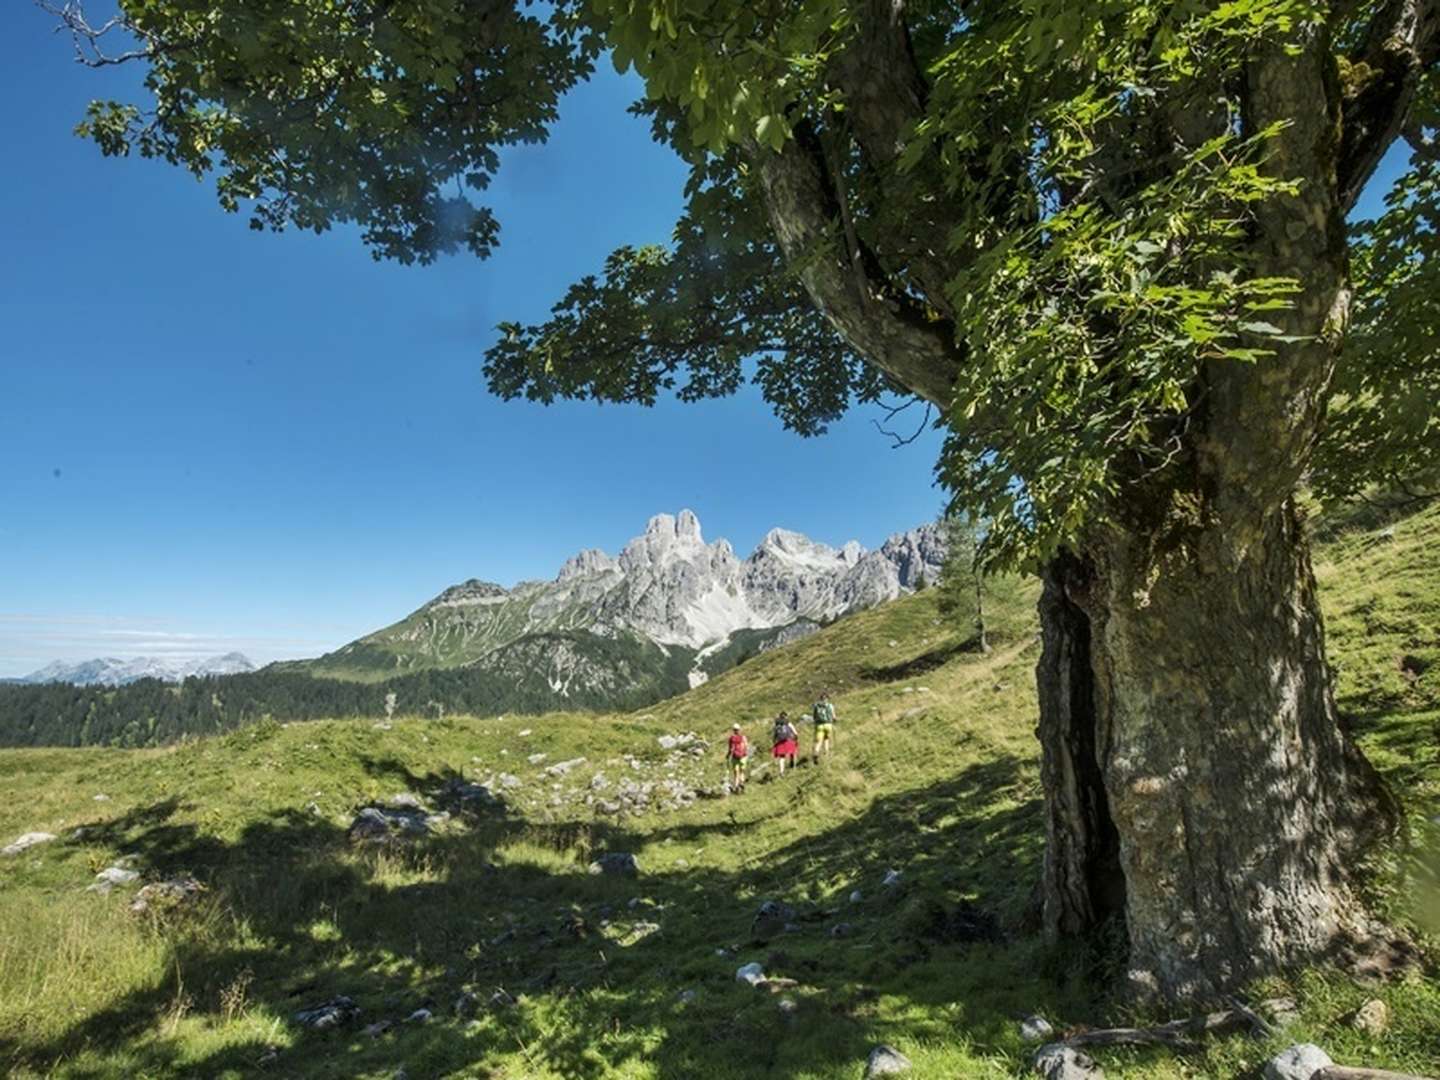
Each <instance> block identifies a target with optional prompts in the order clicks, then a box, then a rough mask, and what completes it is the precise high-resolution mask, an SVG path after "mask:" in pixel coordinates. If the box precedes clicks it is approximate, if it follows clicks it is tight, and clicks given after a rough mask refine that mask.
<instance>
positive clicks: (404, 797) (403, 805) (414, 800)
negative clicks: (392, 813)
mask: <svg viewBox="0 0 1440 1080" xmlns="http://www.w3.org/2000/svg"><path fill="white" fill-rule="evenodd" d="M385 804H386V805H387V806H393V807H395V808H396V809H399V810H423V809H424V808H425V805H424V804H423V803H422V802H421V801H420V797H419V796H418V795H412V794H410V792H408V791H402V792H401V793H400V794H399V795H391V796H390V798H388V799H386V800H385Z"/></svg>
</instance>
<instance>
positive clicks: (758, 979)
mask: <svg viewBox="0 0 1440 1080" xmlns="http://www.w3.org/2000/svg"><path fill="white" fill-rule="evenodd" d="M735 981H736V982H743V983H748V984H749V985H750V986H759V985H760V984H761V983H763V982H764V981H765V969H764V968H762V967H761V966H760V965H759V964H745V965H743V966H742V967H740V968H738V969H737V970H736V972H735Z"/></svg>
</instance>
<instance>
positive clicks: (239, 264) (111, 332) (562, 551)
mask: <svg viewBox="0 0 1440 1080" xmlns="http://www.w3.org/2000/svg"><path fill="white" fill-rule="evenodd" d="M0 28H3V31H4V36H5V40H7V41H10V42H11V43H12V44H14V45H15V46H17V47H16V48H13V49H12V50H11V51H10V57H9V59H8V61H7V63H6V64H5V65H4V66H3V68H0V94H3V98H4V100H6V101H9V102H11V103H12V108H11V109H10V110H9V112H8V114H7V120H6V146H7V150H8V154H7V162H6V168H4V169H3V170H0V224H3V230H4V243H5V257H4V259H3V260H0V327H3V329H0V676H5V675H16V674H22V673H25V672H27V671H30V670H33V669H35V668H37V667H40V666H42V665H43V664H45V663H47V662H49V661H51V660H54V659H70V660H74V659H85V658H89V657H93V656H99V655H116V656H122V657H128V656H135V655H184V656H195V655H210V654H213V653H218V652H224V651H228V650H230V649H241V650H243V651H244V652H246V653H247V654H249V655H250V656H251V657H252V658H253V659H255V660H257V661H268V660H272V659H277V658H280V657H288V656H304V655H314V654H316V653H319V652H321V651H324V650H326V649H329V648H333V647H335V646H337V645H339V644H341V643H343V642H345V641H347V640H350V639H352V638H354V637H357V636H359V635H361V634H363V633H366V632H368V631H370V630H373V629H375V628H377V627H379V626H382V625H385V624H387V623H389V622H391V621H393V620H395V619H396V618H399V617H400V616H402V615H404V614H406V613H408V612H409V611H411V610H413V609H414V608H415V607H417V606H418V605H419V604H420V603H422V602H423V601H424V600H426V599H428V598H429V597H430V596H432V595H434V594H435V593H437V592H439V591H440V590H441V589H442V588H444V587H445V586H446V585H449V584H452V583H454V582H456V581H460V580H463V579H465V578H468V577H483V578H488V579H490V580H494V581H499V582H502V583H505V584H510V583H513V582H514V581H517V580H519V579H522V578H533V577H549V576H551V575H553V574H554V573H555V571H556V570H557V569H558V567H559V565H560V563H561V562H562V561H563V560H564V559H565V558H566V557H567V556H569V555H570V554H572V553H573V552H575V551H576V550H578V549H580V548H582V547H592V546H593V547H602V548H605V549H607V550H609V551H611V552H614V551H616V550H618V549H619V548H620V546H621V545H622V544H623V543H624V542H625V541H626V540H627V539H628V538H629V537H631V536H633V535H635V534H636V533H638V532H639V531H640V530H641V529H642V528H643V527H644V523H645V521H646V520H647V519H648V518H649V517H650V516H651V515H652V514H655V513H657V512H661V511H669V512H674V511H677V510H679V509H681V508H683V507H690V508H691V509H693V510H695V511H696V513H697V514H698V515H699V516H700V520H701V522H702V525H703V526H704V529H705V532H706V534H707V536H709V537H711V538H714V537H718V536H725V537H728V538H729V539H730V540H731V541H732V542H733V543H734V544H735V546H736V548H737V549H739V550H740V551H742V552H744V551H748V550H749V549H750V548H751V547H752V546H753V545H754V544H755V543H756V542H757V541H758V540H759V538H760V537H761V536H762V535H763V534H764V533H765V531H766V530H768V529H769V528H771V527H773V526H777V525H779V526H784V527H787V528H793V529H798V530H800V531H802V532H805V533H808V534H809V535H811V536H813V537H815V538H816V539H820V540H825V541H828V542H831V543H835V544H839V543H841V542H843V541H845V540H847V539H850V538H852V537H853V538H856V539H858V540H860V541H861V542H862V543H863V544H865V545H867V546H874V545H876V544H878V543H879V542H880V541H881V540H883V539H884V537H885V536H886V535H888V534H889V533H891V532H893V531H896V530H898V529H902V528H906V527H909V526H911V525H914V524H917V523H919V522H922V521H926V520H930V519H932V518H934V517H935V515H936V514H937V512H938V511H939V509H940V506H941V504H942V502H943V498H942V495H941V493H940V492H939V491H938V490H937V489H936V488H935V487H934V486H933V485H932V473H931V466H932V463H933V461H934V458H935V455H936V453H937V451H938V449H939V436H938V435H937V434H935V433H927V434H926V435H925V436H924V437H922V438H921V439H919V440H918V441H917V442H915V443H913V444H911V445H909V446H906V447H903V448H901V449H898V450H895V449H891V448H890V445H889V441H888V440H887V439H885V438H884V437H883V436H881V435H880V434H879V433H878V432H877V431H876V430H875V428H874V426H873V421H874V420H876V419H879V418H881V416H882V414H881V413H880V412H879V410H878V409H875V408H873V407H871V408H865V409H860V410H857V411H856V412H854V413H852V414H851V416H850V417H848V418H847V419H846V420H845V421H843V422H842V423H840V424H838V425H836V426H835V427H834V429H833V430H832V432H831V433H830V434H829V435H827V436H825V437H823V438H819V439H810V440H805V439H800V438H799V437H797V436H795V435H792V434H790V433H788V432H785V431H784V430H783V429H782V428H781V427H780V425H779V423H778V421H776V420H775V419H774V417H773V416H772V415H771V414H770V412H769V410H768V409H767V408H766V407H765V405H764V404H763V402H761V401H760V399H759V397H758V395H757V394H755V393H754V392H745V393H742V394H740V395H739V396H737V397H735V398H732V399H728V400H725V401H719V402H708V403H704V404H700V405H683V404H680V403H678V402H673V401H669V402H664V403H662V404H660V405H658V406H657V407H655V408H653V409H644V408H640V407H635V406H595V405H590V404H565V405H558V406H552V407H550V408H542V407H539V406H532V405H528V404H523V403H506V402H501V401H499V400H497V399H495V398H493V397H491V396H490V395H489V394H488V393H487V392H486V390H485V388H484V385H483V381H482V377H481V372H480V367H481V358H482V353H483V351H484V349H485V347H486V346H487V345H488V344H489V343H490V342H491V341H492V340H493V336H494V329H493V327H494V325H495V324H496V323H497V322H498V321H500V320H501V319H516V320H522V321H535V320H538V319H540V318H543V316H544V314H545V313H546V312H547V311H548V309H549V306H550V305H551V304H552V303H553V302H554V301H555V300H556V299H557V298H558V297H559V296H560V295H561V293H562V292H563V290H564V288H565V286H566V285H568V284H569V283H570V282H571V281H572V280H574V279H575V278H577V277H578V276H580V275H582V274H585V273H587V272H592V271H594V270H596V269H598V267H599V266H600V263H601V261H602V259H603V258H604V256H605V255H606V254H607V253H608V252H609V251H610V250H611V249H613V248H614V247H616V246H618V245H620V244H622V243H645V242H655V241H663V240H664V239H666V238H667V237H668V235H669V229H670V226H671V224H672V223H673V222H674V220H675V217H676V215H677V212H678V210H679V207H680V187H681V182H682V177H683V174H682V170H681V168H680V166H679V164H678V162H677V161H675V160H674V159H673V158H672V157H671V155H670V154H669V153H668V152H666V151H665V150H663V149H661V148H659V147H656V146H655V145H653V144H652V143H651V142H650V140H649V136H648V131H647V128H646V126H645V125H644V124H643V123H641V122H639V121H637V120H634V119H632V118H630V117H628V116H626V115H625V112H624V107H625V106H626V105H627V104H628V103H629V102H630V101H632V100H633V99H634V98H635V97H637V96H638V93H639V91H638V86H637V84H636V83H634V82H633V81H629V80H624V79H621V78H619V77H617V76H615V75H614V74H613V73H612V72H611V70H610V68H609V66H608V65H602V70H601V71H600V72H599V74H598V76H597V78H596V79H595V80H594V81H593V82H591V83H589V84H587V85H585V86H584V87H582V88H581V89H580V90H578V91H577V92H576V93H574V94H573V95H572V96H571V97H570V98H569V99H567V101H566V102H565V106H564V110H563V116H562V120H561V123H560V124H559V126H558V128H557V129H556V131H555V132H554V135H553V138H552V139H551V141H550V143H549V144H548V145H545V146H541V147H534V148H524V149H520V150H516V151H514V152H513V153H511V154H510V155H509V156H508V158H507V160H506V162H505V165H504V167H503V168H502V170H501V172H500V175H499V179H498V182H497V183H496V185H495V186H494V188H493V189H492V191H491V192H490V195H491V203H492V205H493V206H494V207H495V209H496V211H497V213H498V216H499V218H500V220H501V223H502V226H503V234H502V244H501V248H500V251H499V254H498V255H497V256H496V257H495V258H493V259H491V260H489V261H486V262H481V261H478V260H475V259H473V258H469V257H456V258H452V259H448V260H445V261H443V262H441V263H440V264H438V265H436V266H433V267H427V268H405V267H399V266H394V265H390V264H377V263H375V262H373V261H372V260H371V258H370V256H369V254H368V253H367V252H366V251H365V250H364V249H363V248H362V247H361V245H360V244H359V242H358V241H357V240H356V239H355V238H354V236H353V235H347V234H345V233H332V234H329V235H326V236H323V237H316V236H313V235H308V234H282V235H272V234H258V233H254V232H252V231H250V230H249V229H248V228H247V227H246V221H245V219H244V218H243V216H242V217H237V216H230V215H225V214H223V213H221V212H220V211H219V209H218V208H217V207H216V205H215V201H214V196H213V194H212V192H211V189H210V188H209V187H207V186H205V185H202V184H199V183H197V182H196V181H195V180H193V179H192V178H190V177H189V176H187V175H185V174H182V173H180V172H178V171H176V170H173V169H171V168H169V167H167V166H164V165H162V164H159V163H155V162H147V161H141V160H138V159H137V160H126V161H114V160H110V161H107V160H103V159H102V158H101V157H100V156H99V153H98V152H97V151H96V150H95V148H94V147H93V146H92V145H90V144H88V143H85V142H82V141H81V140H79V139H77V138H75V137H74V136H73V134H72V133H71V129H72V128H73V126H74V123H75V121H76V120H77V119H78V118H79V117H80V115H81V114H82V111H83V109H84V106H85V103H86V102H87V101H88V100H89V99H91V98H92V97H103V96H111V95H113V96H117V97H133V95H131V94H130V93H129V92H128V91H129V90H130V88H131V87H132V86H133V85H134V83H135V82H136V80H137V78H138V75H139V72H138V69H120V70H116V69H111V70H107V71H101V72H96V71H90V70H87V69H84V68H82V67H80V66H78V65H76V64H74V63H73V62H72V60H71V57H70V52H69V48H68V44H67V42H66V40H65V39H64V38H63V37H61V36H58V35H54V34H52V33H51V29H50V28H51V20H50V17H49V16H46V15H45V14H43V13H42V12H40V11H39V10H38V9H36V8H33V7H31V6H29V5H28V4H26V3H24V2H20V3H15V2H12V3H10V4H8V5H7V6H6V7H5V9H4V13H3V14H0ZM1399 164H1400V155H1399V154H1398V153H1397V154H1396V155H1395V156H1394V157H1393V158H1392V159H1391V160H1390V161H1388V162H1387V163H1386V165H1385V166H1384V167H1383V168H1382V178H1385V179H1388V177H1390V176H1393V175H1394V173H1395V171H1396V170H1397V168H1398V166H1399ZM1370 205H1373V199H1372V201H1371V203H1370Z"/></svg>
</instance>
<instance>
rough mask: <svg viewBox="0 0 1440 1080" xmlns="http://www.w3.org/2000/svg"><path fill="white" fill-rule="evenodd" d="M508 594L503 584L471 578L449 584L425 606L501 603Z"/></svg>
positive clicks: (508, 591)
mask: <svg viewBox="0 0 1440 1080" xmlns="http://www.w3.org/2000/svg"><path fill="white" fill-rule="evenodd" d="M509 595H510V590H508V589H506V588H505V586H503V585H496V584H495V582H493V581H481V580H480V579H479V578H471V579H470V580H469V581H462V582H461V583H460V584H459V585H451V586H450V587H449V588H448V589H446V590H445V591H444V592H442V593H441V594H440V595H439V596H437V597H435V599H434V600H431V601H430V603H428V604H427V605H425V606H426V607H460V606H463V605H466V604H494V603H503V602H504V601H505V600H506V599H507V598H508V597H509Z"/></svg>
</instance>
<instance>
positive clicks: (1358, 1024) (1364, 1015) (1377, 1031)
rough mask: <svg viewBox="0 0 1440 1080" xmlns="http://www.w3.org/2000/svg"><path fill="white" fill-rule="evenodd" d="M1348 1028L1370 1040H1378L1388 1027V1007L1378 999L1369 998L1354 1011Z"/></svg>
mask: <svg viewBox="0 0 1440 1080" xmlns="http://www.w3.org/2000/svg"><path fill="white" fill-rule="evenodd" d="M1350 1026H1351V1027H1353V1028H1354V1029H1355V1030H1356V1031H1361V1032H1364V1033H1365V1034H1366V1035H1369V1036H1370V1037H1371V1038H1372V1039H1378V1038H1379V1037H1380V1036H1381V1035H1384V1034H1385V1029H1386V1028H1388V1027H1389V1026H1390V1007H1389V1006H1388V1005H1386V1004H1385V1002H1383V1001H1381V1000H1380V999H1379V998H1371V999H1370V1000H1369V1001H1367V1002H1365V1004H1364V1005H1361V1006H1360V1008H1358V1009H1356V1010H1355V1015H1354V1016H1352V1017H1351V1018H1350Z"/></svg>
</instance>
